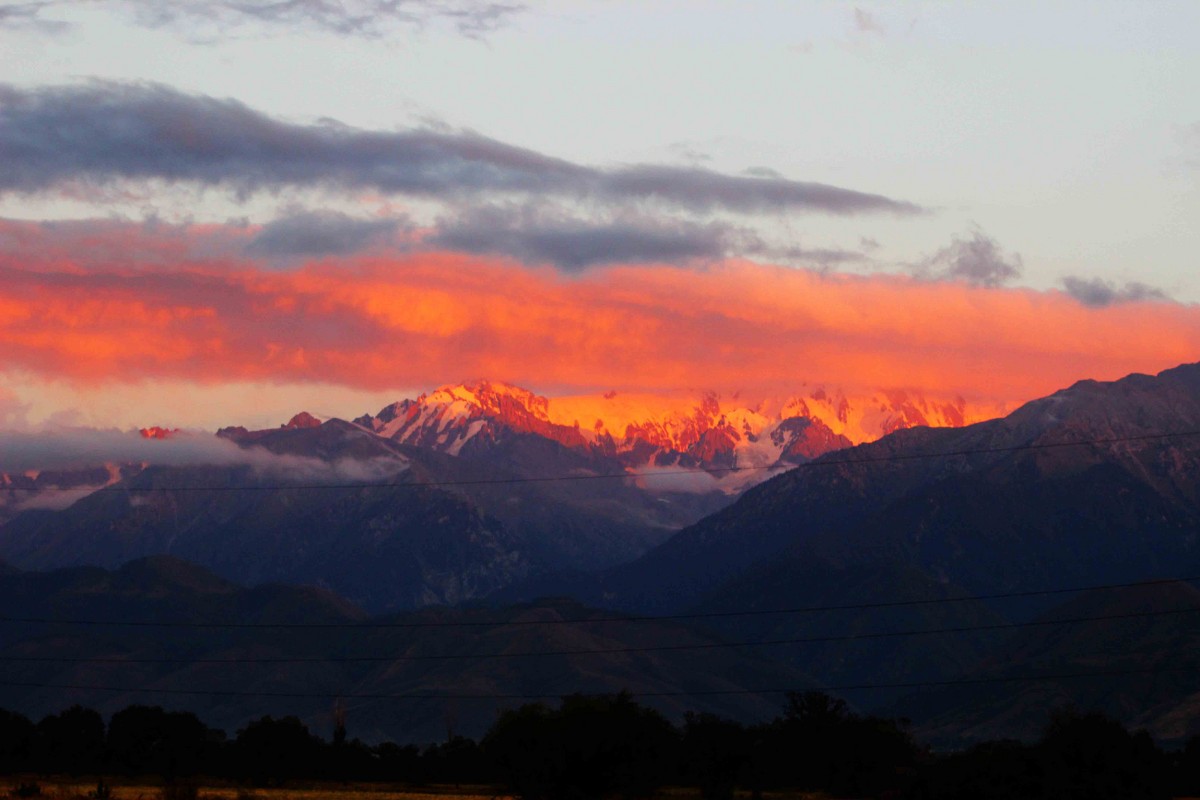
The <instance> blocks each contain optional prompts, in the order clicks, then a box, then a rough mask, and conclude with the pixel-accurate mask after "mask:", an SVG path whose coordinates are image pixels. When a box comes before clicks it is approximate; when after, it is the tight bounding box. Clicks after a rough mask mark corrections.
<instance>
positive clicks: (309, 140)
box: [0, 82, 920, 215]
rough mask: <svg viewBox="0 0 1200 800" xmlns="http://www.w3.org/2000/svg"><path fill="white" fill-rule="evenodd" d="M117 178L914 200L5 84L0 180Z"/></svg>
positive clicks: (666, 200)
mask: <svg viewBox="0 0 1200 800" xmlns="http://www.w3.org/2000/svg"><path fill="white" fill-rule="evenodd" d="M120 180H126V181H147V180H159V181H166V182H188V183H195V184H200V185H204V186H223V187H227V188H230V189H233V190H234V191H235V192H238V193H241V194H242V195H245V194H247V193H249V192H253V191H257V190H278V189H281V188H284V187H297V186H310V187H325V188H330V189H339V190H343V191H345V190H363V189H372V190H376V191H380V192H385V193H394V194H409V195H417V196H425V197H431V198H435V199H443V200H445V199H449V198H462V197H465V196H470V195H473V194H479V193H518V194H526V195H536V196H539V197H542V196H545V195H557V196H565V197H574V198H592V199H596V200H600V201H603V202H609V203H622V204H623V203H628V202H629V201H630V200H642V201H647V202H658V203H661V204H664V205H668V206H673V207H677V208H684V209H688V210H691V211H696V212H710V211H714V210H726V211H736V212H745V213H750V212H761V211H782V210H791V211H812V212H823V213H829V214H839V215H849V214H858V213H879V212H884V213H891V214H913V213H918V212H919V211H920V209H919V207H918V206H916V205H915V204H913V203H909V202H905V201H900V200H894V199H891V198H888V197H884V196H882V195H878V194H869V193H865V192H858V191H854V190H851V189H844V188H840V187H837V186H830V185H827V184H822V183H812V182H804V181H793V180H788V179H785V178H770V177H744V176H734V175H725V174H722V173H718V172H714V171H712V170H707V169H701V168H696V167H672V166H659V165H653V164H643V165H635V166H627V167H620V168H615V169H602V168H597V167H589V166H583V165H579V164H574V163H571V162H569V161H566V160H564V159H559V158H554V157H552V156H547V155H544V154H541V153H538V152H535V151H533V150H529V149H526V148H521V147H516V146H513V145H509V144H505V143H504V142H500V141H497V140H495V139H490V138H487V137H485V136H481V135H478V134H475V133H471V132H461V131H445V130H433V129H409V130H401V131H372V130H363V129H358V128H352V127H349V126H346V125H342V124H339V123H337V122H335V121H324V122H321V123H317V124H299V123H293V122H287V121H283V120H279V119H276V118H273V117H270V116H268V115H266V114H264V113H261V112H259V111H256V110H255V109H252V108H250V107H248V106H246V105H244V104H243V103H240V102H237V101H236V100H229V99H217V98H212V97H206V96H202V95H193V94H186V93H183V92H180V91H177V90H175V89H171V88H168V87H165V86H161V85H156V84H143V83H139V84H128V83H120V84H118V83H109V82H92V83H87V84H82V85H74V86H60V87H46V88H40V89H19V88H16V87H13V86H0V191H8V192H25V193H29V192H44V191H47V190H52V189H54V188H55V187H58V186H62V185H64V184H66V183H69V182H72V181H90V182H97V183H106V182H112V181H120Z"/></svg>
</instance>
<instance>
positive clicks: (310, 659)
mask: <svg viewBox="0 0 1200 800" xmlns="http://www.w3.org/2000/svg"><path fill="white" fill-rule="evenodd" d="M1198 612H1200V606H1197V607H1194V608H1172V609H1163V610H1159V611H1132V612H1129V613H1125V614H1103V615H1099V616H1091V617H1068V618H1064V619H1051V620H1032V621H1028V622H998V623H990V624H987V625H963V626H959V627H953V628H925V629H920V630H902V631H879V632H875V633H850V634H841V635H836V636H810V637H803V638H798V639H765V640H762V641H750V642H702V643H699V644H667V645H648V646H645V647H633V646H627V647H606V648H594V649H587V650H528V651H517V652H501V653H447V654H444V655H438V654H421V655H386V656H327V657H321V656H305V657H293V658H282V657H277V658H122V657H120V656H0V663H23V664H24V663H39V664H40V663H54V664H356V663H373V662H379V663H394V662H397V661H478V660H480V659H493V658H536V657H538V656H586V655H616V654H621V653H661V652H669V651H679V650H718V649H731V648H737V647H772V646H778V645H788V644H822V643H829V642H852V641H859V640H864V639H890V638H899V637H906V636H928V635H936V634H944V633H972V632H976V631H999V630H1012V629H1015V628H1037V627H1048V626H1053V625H1078V624H1080V623H1085V622H1110V621H1114V620H1122V619H1142V618H1145V617H1162V616H1167V615H1173V614H1195V613H1198ZM518 624H519V623H518Z"/></svg>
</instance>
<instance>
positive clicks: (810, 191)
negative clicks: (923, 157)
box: [599, 164, 921, 214]
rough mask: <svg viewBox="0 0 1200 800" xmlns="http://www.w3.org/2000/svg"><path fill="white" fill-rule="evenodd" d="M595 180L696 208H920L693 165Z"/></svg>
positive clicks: (610, 189) (618, 190)
mask: <svg viewBox="0 0 1200 800" xmlns="http://www.w3.org/2000/svg"><path fill="white" fill-rule="evenodd" d="M599 178H600V185H601V187H602V189H603V192H604V193H605V194H609V195H614V196H618V197H638V198H645V199H657V200H661V201H665V202H667V203H670V204H672V205H677V206H680V207H683V208H688V209H691V210H694V211H710V210H712V209H714V208H725V209H728V210H731V211H742V212H759V211H782V210H784V209H808V210H814V211H824V212H826V213H831V214H857V213H863V212H879V211H883V212H891V213H893V214H915V213H919V212H920V211H921V209H920V208H919V207H918V206H916V205H913V204H912V203H906V202H902V201H898V200H892V199H891V198H888V197H883V196H882V195H877V194H866V193H863V192H856V191H853V190H852V189H842V188H839V187H837V186H829V185H827V184H823V183H808V182H804V181H792V180H787V179H786V178H772V177H754V176H735V175H723V174H721V173H718V172H713V171H711V170H707V169H700V168H696V167H671V166H659V165H654V164H641V165H637V166H632V167H625V168H623V169H619V170H616V171H614V172H611V173H608V174H605V175H601V176H599Z"/></svg>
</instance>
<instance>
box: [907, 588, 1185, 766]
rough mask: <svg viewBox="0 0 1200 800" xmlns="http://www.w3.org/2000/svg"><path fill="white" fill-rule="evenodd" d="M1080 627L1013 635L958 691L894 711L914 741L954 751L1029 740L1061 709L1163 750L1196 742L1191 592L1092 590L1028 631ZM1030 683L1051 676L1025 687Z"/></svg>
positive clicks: (932, 694) (935, 693)
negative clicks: (910, 726) (1117, 726)
mask: <svg viewBox="0 0 1200 800" xmlns="http://www.w3.org/2000/svg"><path fill="white" fill-rule="evenodd" d="M1164 612H1165V613H1164ZM1176 612H1177V613H1176ZM1081 618H1093V620H1092V621H1088V622H1076V623H1071V624H1064V625H1042V624H1039V625H1035V626H1032V627H1028V628H1022V629H1020V630H1017V631H1014V632H1013V633H1012V634H1011V635H1009V636H1006V637H1004V638H1003V639H1002V640H1001V641H1000V642H999V643H997V645H996V646H995V647H994V648H993V649H992V650H991V651H990V652H989V653H988V654H987V655H986V656H985V657H984V658H982V659H980V661H979V662H978V663H977V664H975V665H972V667H971V669H969V670H967V671H965V672H964V674H963V675H962V679H963V680H964V681H965V683H964V684H963V685H961V686H957V687H949V688H942V689H937V690H930V691H926V692H923V693H920V694H915V695H912V696H910V697H907V698H905V699H904V700H903V701H902V702H900V703H899V704H898V705H897V707H896V710H897V712H898V713H901V714H906V715H908V716H910V717H912V718H913V719H914V721H915V722H916V724H917V726H918V730H919V731H920V732H921V734H922V736H923V737H924V738H926V739H928V740H930V741H934V742H942V743H946V742H954V743H955V744H956V745H958V746H961V744H962V743H964V742H970V741H981V740H984V739H997V738H1009V737H1013V738H1030V737H1031V736H1032V735H1034V734H1036V732H1037V731H1038V729H1039V727H1040V726H1041V725H1043V724H1044V723H1045V716H1046V710H1047V709H1051V708H1061V707H1065V706H1074V707H1076V708H1080V709H1098V710H1101V711H1103V712H1104V713H1106V714H1109V715H1111V716H1113V717H1115V718H1117V719H1120V720H1123V721H1124V722H1126V724H1128V725H1130V726H1132V727H1135V728H1145V729H1147V730H1149V731H1150V733H1151V734H1153V735H1154V736H1155V737H1156V738H1159V739H1161V740H1164V741H1175V742H1181V741H1183V740H1185V739H1186V738H1188V737H1190V736H1192V735H1195V734H1196V733H1200V715H1198V713H1197V712H1198V711H1200V678H1198V677H1197V676H1198V675H1200V672H1198V671H1197V670H1198V669H1200V590H1197V589H1196V588H1195V587H1194V586H1191V585H1188V584H1184V583H1171V584H1161V585H1155V586H1139V587H1130V588H1123V589H1108V590H1095V591H1091V592H1087V593H1084V594H1082V595H1080V596H1079V597H1076V598H1073V599H1071V600H1069V601H1068V602H1066V603H1063V604H1061V605H1059V606H1056V607H1055V608H1053V609H1050V610H1049V611H1047V612H1045V613H1043V614H1042V615H1040V616H1039V617H1038V619H1037V622H1039V623H1042V622H1053V621H1055V620H1072V619H1081ZM1037 676H1051V677H1048V678H1046V679H1044V680H1027V679H1028V678H1031V677H1037ZM1054 676H1058V677H1054ZM1006 679H1013V680H1006ZM989 681H994V682H989Z"/></svg>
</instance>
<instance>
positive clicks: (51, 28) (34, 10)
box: [0, 0, 69, 33]
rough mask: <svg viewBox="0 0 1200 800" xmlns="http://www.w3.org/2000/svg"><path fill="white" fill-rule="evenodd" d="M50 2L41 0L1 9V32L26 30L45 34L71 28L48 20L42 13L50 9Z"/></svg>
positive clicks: (58, 21)
mask: <svg viewBox="0 0 1200 800" xmlns="http://www.w3.org/2000/svg"><path fill="white" fill-rule="evenodd" d="M51 5H52V3H51V2H50V0H40V1H35V2H28V3H11V4H9V5H6V6H2V7H0V30H3V29H4V28H26V29H34V30H38V31H42V32H43V33H58V32H60V31H63V30H66V29H67V28H68V27H69V26H68V25H67V24H66V23H65V22H63V21H61V20H54V19H47V18H45V17H43V16H42V12H43V11H44V10H45V9H47V8H48V7H50V6H51Z"/></svg>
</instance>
